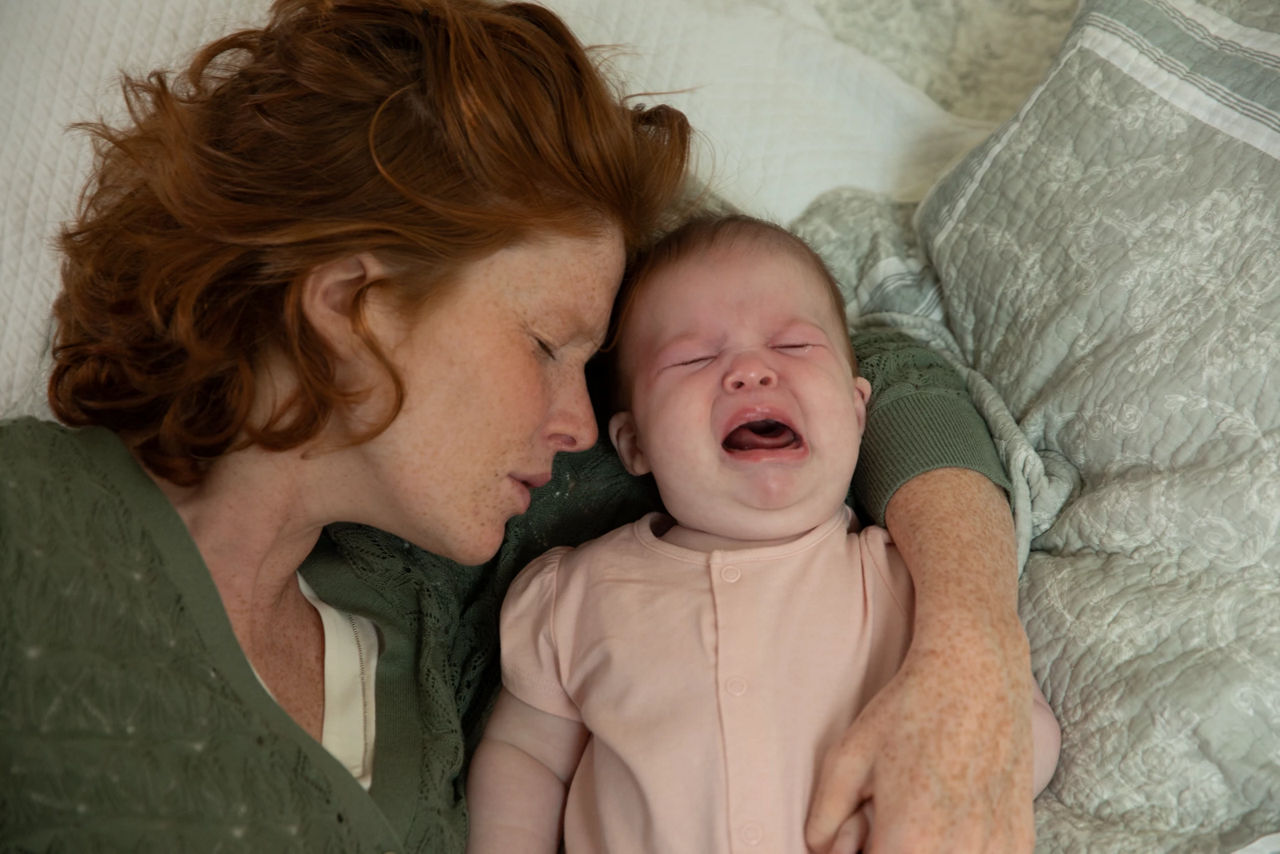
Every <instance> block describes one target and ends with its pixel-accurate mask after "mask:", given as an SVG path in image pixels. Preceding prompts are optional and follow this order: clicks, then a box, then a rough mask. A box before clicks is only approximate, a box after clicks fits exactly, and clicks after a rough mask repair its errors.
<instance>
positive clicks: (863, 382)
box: [853, 376, 871, 428]
mask: <svg viewBox="0 0 1280 854" xmlns="http://www.w3.org/2000/svg"><path fill="white" fill-rule="evenodd" d="M853 391H854V394H856V395H857V396H858V405H857V410H858V427H860V428H865V427H866V426H867V401H868V400H870V399H871V381H870V380H868V379H867V378H866V377H862V376H858V377H854V378H853Z"/></svg>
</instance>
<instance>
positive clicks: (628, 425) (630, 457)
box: [609, 412, 649, 476]
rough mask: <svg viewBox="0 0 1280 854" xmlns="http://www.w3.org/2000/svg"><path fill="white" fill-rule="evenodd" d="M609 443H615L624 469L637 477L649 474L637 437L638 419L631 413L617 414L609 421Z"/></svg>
mask: <svg viewBox="0 0 1280 854" xmlns="http://www.w3.org/2000/svg"><path fill="white" fill-rule="evenodd" d="M609 441H610V442H613V447H614V449H615V450H616V451H617V452H618V457H619V459H621V460H622V465H623V468H625V469H626V470H627V471H629V472H630V473H631V474H633V475H637V476H639V475H642V474H648V473H649V463H648V461H647V460H646V459H645V458H644V451H642V450H640V437H639V436H637V435H636V419H635V417H634V416H632V414H631V413H630V412H615V413H614V414H613V417H612V418H610V419H609Z"/></svg>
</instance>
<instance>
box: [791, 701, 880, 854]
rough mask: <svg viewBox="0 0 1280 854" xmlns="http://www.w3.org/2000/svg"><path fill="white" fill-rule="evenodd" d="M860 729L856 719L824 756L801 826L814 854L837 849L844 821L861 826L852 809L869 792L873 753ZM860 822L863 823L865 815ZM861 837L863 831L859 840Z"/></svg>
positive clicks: (844, 828)
mask: <svg viewBox="0 0 1280 854" xmlns="http://www.w3.org/2000/svg"><path fill="white" fill-rule="evenodd" d="M863 733H864V727H861V726H859V724H858V721H856V720H855V721H854V722H853V724H852V725H851V726H850V727H849V729H848V730H847V731H846V732H845V734H844V737H843V738H841V739H840V741H839V742H837V743H836V744H835V745H833V746H832V747H831V748H830V749H829V750H827V754H826V756H825V757H823V760H822V768H821V770H820V771H819V773H818V782H817V785H816V786H814V790H813V800H812V801H811V802H810V804H809V817H808V819H807V820H806V821H805V830H804V838H805V842H806V843H807V844H808V846H809V850H811V851H814V852H817V854H829V852H834V851H836V850H838V849H836V848H835V847H834V845H835V844H836V843H837V837H838V836H839V834H840V833H841V832H844V831H846V824H850V823H852V824H850V827H849V828H848V830H849V831H850V832H852V831H853V830H856V829H857V827H859V826H860V824H859V822H858V821H855V819H858V818H859V815H855V811H856V810H857V808H858V805H859V804H861V803H862V802H863V801H865V800H866V799H867V797H868V796H869V794H870V792H871V764H872V757H874V755H875V751H874V750H872V749H871V746H870V745H869V744H865V743H864V741H865V736H864V735H863ZM861 823H862V824H865V816H863V817H862V822H861ZM862 839H865V832H864V833H863V835H862V837H861V838H859V839H858V844H861V842H862ZM855 850H856V849H855Z"/></svg>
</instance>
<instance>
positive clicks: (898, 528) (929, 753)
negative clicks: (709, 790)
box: [806, 469, 1035, 854]
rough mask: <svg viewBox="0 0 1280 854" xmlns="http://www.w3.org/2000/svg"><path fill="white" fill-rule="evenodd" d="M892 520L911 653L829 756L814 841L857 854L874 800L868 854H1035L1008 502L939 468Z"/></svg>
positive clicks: (970, 477) (976, 478)
mask: <svg viewBox="0 0 1280 854" xmlns="http://www.w3.org/2000/svg"><path fill="white" fill-rule="evenodd" d="M886 522H887V525H888V527H889V531H890V534H891V536H892V537H893V539H894V541H895V543H896V544H897V546H898V548H899V550H900V551H901V552H902V555H903V558H904V559H905V560H906V563H907V566H908V568H909V569H910V571H911V574H912V579H913V581H914V582H915V586H916V610H915V630H914V635H913V638H912V643H911V648H910V650H909V652H908V653H907V657H906V659H905V661H904V662H903V666H902V668H901V669H900V670H899V671H898V673H897V674H896V675H895V676H894V678H893V679H892V680H891V681H890V682H889V684H888V685H886V686H885V687H884V689H883V690H881V691H880V693H878V694H877V695H876V696H875V697H874V698H873V699H872V700H871V702H870V703H869V704H868V705H867V707H866V708H865V709H863V711H862V712H861V714H859V716H858V718H857V719H856V720H855V721H854V722H853V725H852V726H851V727H850V728H849V730H848V732H847V733H846V734H845V737H844V738H843V739H842V740H841V741H840V743H838V744H837V745H835V746H834V747H833V748H832V749H831V751H830V752H829V753H828V755H827V757H826V758H825V761H824V763H823V767H822V769H821V773H820V776H819V779H818V784H817V787H816V788H815V791H814V798H813V802H812V803H811V805H810V812H809V820H808V825H807V828H806V839H807V841H808V843H809V845H810V847H811V848H812V850H814V851H815V852H822V854H826V852H834V851H842V852H843V851H851V850H853V849H852V848H851V847H850V846H851V845H852V844H853V840H856V839H857V838H858V837H859V836H861V832H860V827H859V825H860V823H861V819H859V818H858V817H857V814H856V811H857V810H858V808H859V806H860V805H861V804H863V803H864V802H865V801H866V800H868V799H870V798H874V803H875V809H876V820H875V821H874V822H873V823H871V826H870V835H869V837H868V838H867V840H866V843H865V845H864V847H863V850H864V851H867V852H872V854H886V852H912V854H916V852H934V851H937V852H941V851H947V852H1030V851H1031V850H1032V848H1033V846H1034V842H1035V825H1034V821H1033V815H1032V754H1031V722H1030V709H1031V669H1030V664H1029V654H1028V648H1027V640H1026V635H1025V633H1024V632H1023V630H1022V627H1021V624H1020V623H1019V622H1018V617H1017V609H1016V603H1017V585H1016V560H1015V558H1014V545H1013V525H1012V519H1011V517H1010V515H1009V508H1008V504H1007V503H1006V501H1005V499H1004V496H1003V494H1002V493H1001V491H1000V490H999V489H998V488H997V487H995V486H994V485H993V484H991V483H990V482H989V481H988V480H987V479H986V478H984V477H982V476H980V475H977V474H974V473H973V472H969V471H965V470H960V469H941V470H938V471H935V472H929V473H928V474H924V475H921V476H919V477H917V478H915V479H913V480H912V481H910V482H908V483H907V484H905V485H904V486H903V487H902V488H901V489H900V490H898V493H897V494H895V496H894V498H893V499H892V501H891V502H890V504H889V508H888V513H887V514H886ZM851 817H852V818H851ZM842 826H843V830H842Z"/></svg>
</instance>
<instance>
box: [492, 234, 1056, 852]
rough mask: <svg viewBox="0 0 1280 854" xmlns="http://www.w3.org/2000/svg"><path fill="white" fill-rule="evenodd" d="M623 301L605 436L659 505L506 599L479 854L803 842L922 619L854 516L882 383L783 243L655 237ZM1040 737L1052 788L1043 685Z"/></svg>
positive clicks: (1039, 755) (832, 296)
mask: <svg viewBox="0 0 1280 854" xmlns="http://www.w3.org/2000/svg"><path fill="white" fill-rule="evenodd" d="M619 305H620V308H619V316H618V329H617V336H616V347H617V350H616V354H615V355H616V359H617V369H616V374H617V376H616V379H617V388H618V389H619V392H618V395H619V396H618V399H617V400H616V401H615V409H616V414H614V415H613V416H612V418H611V420H610V422H609V438H610V439H611V440H612V441H613V444H614V447H615V448H616V449H617V451H618V455H619V457H620V458H621V459H622V462H623V464H624V465H625V466H626V468H627V470H628V471H629V472H631V473H632V474H635V475H642V474H647V473H651V474H652V475H653V476H654V478H655V480H656V482H657V486H658V489H659V491H660V493H661V496H662V501H663V504H664V506H665V508H666V511H667V514H669V515H663V514H660V513H653V514H649V515H648V516H645V517H644V518H643V519H641V520H639V521H638V522H635V523H633V524H630V525H627V526H624V527H622V528H619V529H617V530H615V531H613V532H611V533H609V534H607V535H605V536H603V537H601V538H599V539H597V540H593V541H591V542H589V543H586V544H585V545H583V546H581V547H579V548H577V549H566V548H559V549H553V550H552V551H550V552H548V553H547V554H545V555H543V556H542V557H541V558H539V559H538V560H536V561H534V562H533V563H532V564H530V566H528V567H527V568H526V569H525V570H524V571H523V572H522V573H521V574H520V575H519V576H518V577H517V578H516V580H515V582H514V583H513V584H512V586H511V590H510V592H509V593H508V595H507V599H506V602H505V603H504V605H503V611H502V672H503V680H504V688H503V691H502V695H501V696H500V698H499V700H498V704H497V706H496V707H495V710H494V712H493V716H492V718H491V719H490V721H489V724H488V728H487V729H486V731H485V734H484V738H483V740H482V741H481V744H480V746H479V748H478V749H477V751H476V754H475V758H474V761H473V763H472V766H471V775H470V780H469V783H468V798H469V801H470V805H471V816H472V836H471V841H470V845H469V848H468V850H469V851H471V852H485V851H495V852H497V851H501V852H509V851H521V852H526V851H547V852H554V851H556V850H557V847H558V845H559V843H560V839H561V833H562V828H563V838H564V843H565V847H566V850H567V851H568V852H569V854H575V852H605V851H607V852H611V854H618V852H632V851H634V852H662V854H675V852H698V854H708V852H720V851H730V850H740V849H741V848H743V847H749V848H754V849H755V850H759V851H767V852H803V851H806V850H807V849H806V847H805V843H804V822H805V817H806V813H807V810H808V805H809V799H810V795H811V792H812V788H813V785H814V782H815V778H816V775H817V772H818V769H819V767H820V764H821V760H822V757H823V755H824V753H825V752H826V750H827V749H828V748H829V747H830V746H831V745H833V744H834V743H835V742H836V740H837V739H838V738H839V737H840V736H841V735H842V734H843V733H844V732H845V729H846V728H847V727H848V725H849V723H850V721H852V720H853V718H854V717H855V716H856V715H857V714H858V712H859V710H861V709H862V708H863V706H865V705H866V703H867V701H868V700H870V698H871V697H872V696H873V695H874V694H875V693H876V692H877V691H878V690H880V688H881V687H882V686H883V685H884V684H885V683H886V682H888V681H889V679H890V677H891V676H893V674H894V672H895V671H896V670H897V669H898V667H899V665H900V664H901V662H902V659H903V657H904V656H905V654H906V652H907V647H908V645H909V644H910V641H911V625H912V602H913V592H912V586H911V578H910V576H909V575H908V573H907V570H906V567H905V566H904V565H903V563H902V561H901V559H900V558H899V556H898V554H897V552H896V551H895V549H894V547H893V544H892V543H891V542H890V541H889V537H888V533H887V532H886V531H885V530H883V529H882V528H878V527H868V528H863V529H861V530H859V529H858V526H857V523H856V522H855V520H854V519H853V516H852V513H851V511H850V510H849V509H848V507H846V506H845V496H846V493H847V491H848V488H849V482H850V479H851V477H852V475H853V470H854V466H855V464H856V463H857V460H858V446H859V443H860V441H861V437H862V430H863V427H864V424H865V421H866V403H867V398H868V396H869V394H870V390H871V389H870V385H869V383H868V382H867V380H866V379H864V378H862V377H860V376H858V372H857V364H856V360H855V358H854V354H853V351H852V348H851V346H850V343H849V336H848V333H847V330H846V327H845V321H844V307H843V302H842V299H841V296H840V292H839V290H838V289H837V288H836V286H835V282H834V280H833V279H832V277H831V275H830V273H829V272H828V271H827V270H826V268H825V266H824V265H823V264H822V261H821V260H820V259H819V258H818V257H817V255H816V254H814V253H813V251H812V250H810V249H809V248H808V247H807V246H806V245H805V244H804V243H803V242H802V241H800V240H799V239H798V238H796V237H795V236H793V235H791V234H790V233H789V232H787V231H785V230H783V229H781V228H778V227H777V226H774V225H771V224H768V223H764V222H761V221H758V220H753V219H749V218H745V217H727V218H716V219H704V220H695V221H693V222H692V223H690V224H688V225H686V226H684V227H682V228H680V229H678V230H677V231H676V232H674V233H673V234H671V235H669V236H668V237H667V238H665V239H664V240H663V241H662V242H661V243H659V244H658V246H657V247H655V249H654V250H653V251H652V252H650V253H649V254H648V255H647V256H646V257H645V258H644V259H642V260H641V261H640V262H639V263H638V264H637V266H636V267H635V269H634V272H633V273H632V275H631V276H630V277H629V279H628V282H627V283H626V284H625V285H624V287H623V293H622V295H620V298H619ZM1032 734H1033V740H1034V753H1035V759H1034V764H1035V770H1034V780H1035V793H1038V792H1039V791H1040V790H1041V789H1043V788H1044V786H1045V785H1046V784H1047V783H1048V781H1049V778H1050V777H1051V776H1052V774H1053V769H1054V766H1055V764H1056V762H1057V755H1058V735H1059V734H1058V726H1057V722H1056V721H1055V720H1054V717H1053V714H1052V712H1051V711H1050V709H1049V707H1048V704H1047V703H1046V702H1045V700H1044V697H1043V696H1042V695H1041V694H1040V691H1039V689H1038V688H1037V689H1036V691H1035V699H1034V708H1033V722H1032ZM1033 794H1034V793H1033V792H1028V793H1027V795H1028V797H1031V796H1033ZM869 806H870V803H869V802H868V804H867V805H864V809H863V815H864V816H868V815H870V811H869ZM867 827H868V823H867V822H866V821H863V822H861V824H860V828H861V831H860V832H856V833H855V834H854V836H853V837H846V839H845V840H844V843H845V845H846V846H849V845H851V846H852V847H850V848H849V850H853V849H854V848H856V847H857V846H859V845H861V843H862V838H863V837H864V836H865V831H866V829H867Z"/></svg>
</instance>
